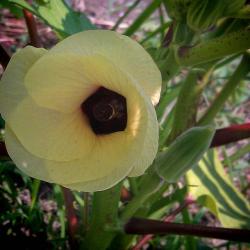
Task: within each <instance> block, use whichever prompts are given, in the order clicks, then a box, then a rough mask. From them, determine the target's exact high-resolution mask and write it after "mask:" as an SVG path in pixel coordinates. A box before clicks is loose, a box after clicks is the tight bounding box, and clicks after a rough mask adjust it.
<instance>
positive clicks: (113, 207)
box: [82, 183, 122, 250]
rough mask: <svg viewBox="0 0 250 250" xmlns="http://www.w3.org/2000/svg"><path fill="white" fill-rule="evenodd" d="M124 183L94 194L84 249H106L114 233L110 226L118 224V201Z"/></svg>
mask: <svg viewBox="0 0 250 250" xmlns="http://www.w3.org/2000/svg"><path fill="white" fill-rule="evenodd" d="M121 186H122V183H119V184H117V185H116V186H114V187H112V188H110V189H107V190H105V191H101V192H95V193H94V194H93V204H92V216H91V219H90V224H89V225H90V227H89V231H88V232H87V234H86V237H85V240H84V242H83V245H82V248H83V249H99V250H102V249H106V248H107V246H108V245H109V244H110V242H111V240H112V238H113V236H114V233H113V232H112V231H109V230H108V228H109V226H110V227H112V226H113V227H117V224H118V203H119V201H120V193H121Z"/></svg>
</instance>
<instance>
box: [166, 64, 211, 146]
mask: <svg viewBox="0 0 250 250" xmlns="http://www.w3.org/2000/svg"><path fill="white" fill-rule="evenodd" d="M212 72H213V67H211V68H210V69H209V70H208V71H207V72H206V73H205V74H204V73H203V72H202V73H201V72H197V71H190V72H189V74H188V76H187V78H186V80H185V81H184V82H183V84H182V86H181V89H180V93H179V95H178V98H177V103H176V105H175V113H174V121H173V129H172V131H171V133H170V135H169V137H168V139H167V143H170V142H172V141H173V140H174V139H175V138H176V137H177V136H179V135H180V134H181V133H182V132H184V131H185V130H186V129H188V128H190V127H192V126H193V125H194V124H195V122H196V114H197V106H198V102H199V99H200V96H201V93H202V91H203V89H204V88H205V86H206V85H207V84H208V83H209V80H210V76H211V74H212Z"/></svg>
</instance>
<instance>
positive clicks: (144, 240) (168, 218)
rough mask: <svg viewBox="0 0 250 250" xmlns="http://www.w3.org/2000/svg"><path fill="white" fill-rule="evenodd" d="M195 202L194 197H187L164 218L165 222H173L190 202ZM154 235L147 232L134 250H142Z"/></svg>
mask: <svg viewBox="0 0 250 250" xmlns="http://www.w3.org/2000/svg"><path fill="white" fill-rule="evenodd" d="M192 203H194V201H193V200H192V199H190V198H189V199H186V200H185V202H184V203H183V204H182V205H180V206H179V207H177V208H176V209H175V210H174V211H173V212H172V213H170V214H169V215H167V216H166V217H165V218H164V220H163V221H164V222H171V221H174V219H175V217H176V216H177V215H178V214H179V213H181V211H182V210H183V209H185V208H186V207H187V206H189V205H190V204H192ZM153 237H154V235H153V234H147V235H145V236H143V237H142V238H141V240H140V241H139V242H138V243H137V244H136V245H135V246H134V247H133V249H132V250H140V249H141V248H142V247H143V246H144V245H145V244H146V243H147V242H149V241H150V240H151V239H152V238H153Z"/></svg>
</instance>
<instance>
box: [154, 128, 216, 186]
mask: <svg viewBox="0 0 250 250" xmlns="http://www.w3.org/2000/svg"><path fill="white" fill-rule="evenodd" d="M213 135H214V128H212V127H211V126H205V127H194V128H191V129H189V130H188V131H186V132H185V133H183V134H181V135H180V136H179V137H177V139H176V140H175V141H174V142H173V143H172V144H171V145H170V146H169V148H168V149H167V150H166V151H163V152H161V153H160V154H159V156H158V157H157V159H156V169H157V172H158V174H159V175H160V176H161V177H162V178H163V179H164V180H166V181H167V182H169V183H174V182H176V181H177V180H178V179H179V178H180V177H181V176H182V175H184V174H185V173H186V172H187V171H188V170H189V169H190V168H192V167H193V166H194V165H195V164H197V163H198V161H199V160H200V159H201V157H202V156H203V154H204V153H205V152H206V150H207V149H208V147H209V145H210V143H211V140H212V138H213Z"/></svg>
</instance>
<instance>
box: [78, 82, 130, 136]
mask: <svg viewBox="0 0 250 250" xmlns="http://www.w3.org/2000/svg"><path fill="white" fill-rule="evenodd" d="M81 108H82V111H83V113H84V114H86V115H87V117H88V119H89V123H90V126H91V128H92V130H93V131H94V133H95V134H97V135H99V134H111V133H114V132H117V131H123V130H125V128H126V126H127V104H126V98H125V97H124V96H122V95H120V94H118V93H116V92H114V91H112V90H109V89H106V88H104V87H100V88H99V89H98V90H97V91H96V92H95V93H94V94H92V95H91V96H89V97H88V98H87V99H86V100H85V101H84V102H83V103H82V106H81Z"/></svg>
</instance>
